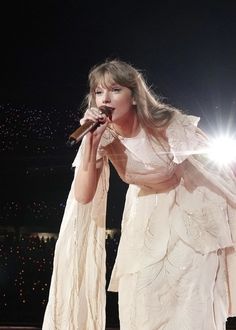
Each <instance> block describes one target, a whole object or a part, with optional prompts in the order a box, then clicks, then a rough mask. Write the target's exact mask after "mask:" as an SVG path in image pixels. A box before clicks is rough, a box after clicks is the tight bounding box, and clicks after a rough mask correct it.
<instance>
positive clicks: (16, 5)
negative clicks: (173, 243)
mask: <svg viewBox="0 0 236 330" xmlns="http://www.w3.org/2000/svg"><path fill="white" fill-rule="evenodd" d="M0 9H1V10H0V24H1V25H0V33H1V40H0V42H1V43H0V47H1V51H0V54H1V61H0V68H1V72H0V180H1V182H0V226H1V227H0V229H1V241H2V249H3V251H4V253H2V254H0V258H2V259H1V260H5V259H4V258H7V262H6V265H5V266H4V267H5V268H3V269H2V272H3V274H5V275H4V276H2V277H0V284H1V285H2V287H4V286H6V287H7V285H8V286H9V287H11V280H12V279H13V278H14V277H15V278H16V275H15V274H18V275H19V274H20V272H21V270H22V269H21V265H22V263H21V261H22V257H23V258H24V249H23V247H22V244H23V243H24V244H25V240H29V236H30V235H31V234H32V232H36V233H38V232H47V233H57V232H58V230H59V226H60V223H61V218H62V215H63V211H64V207H65V201H66V197H67V194H68V191H69V188H70V184H71V180H72V178H73V170H72V169H71V163H72V161H73V159H74V157H75V155H76V152H77V149H78V146H76V147H74V148H68V147H67V146H66V141H67V138H68V136H69V134H70V133H72V131H74V129H76V128H77V127H78V125H79V118H80V117H81V113H80V111H79V108H80V104H81V102H82V100H83V97H84V96H85V94H86V92H87V87H88V86H87V75H88V71H89V70H90V68H91V67H92V66H93V65H95V64H97V63H100V62H103V61H104V60H105V59H107V58H111V59H113V58H119V59H121V60H124V61H127V62H129V63H131V64H133V65H134V66H135V67H136V68H138V69H140V70H141V71H142V72H143V74H144V76H145V77H146V79H147V82H148V84H149V85H151V86H152V87H153V88H154V90H155V91H156V92H157V94H159V95H160V96H161V97H163V98H164V99H165V100H166V101H167V102H168V103H171V104H173V105H174V106H176V107H178V108H181V109H183V110H184V111H185V112H187V113H189V114H193V115H197V116H200V117H201V121H200V126H201V127H202V128H203V129H204V130H205V131H206V132H207V133H208V134H209V135H217V134H219V133H220V132H224V133H226V132H228V133H229V134H232V135H235V122H236V111H235V107H236V60H235V59H236V19H235V17H236V2H235V1H233V0H232V1H224V0H221V1H219V0H214V1H209V0H206V1H174V0H169V1H168V0H166V1H142V2H140V3H138V2H137V1H122V0H121V1H113V2H111V1H110V2H108V1H96V2H95V1H94V2H92V1H80V0H76V1H75V0H68V1H61V0H57V1H56V0H55V1H53V0H47V1H6V2H2V3H1V8H0ZM125 190H126V186H125V185H122V184H121V183H120V182H119V180H118V179H117V177H116V175H115V174H114V173H113V171H112V176H111V190H110V193H109V203H108V205H109V207H108V217H107V223H108V227H109V228H120V217H121V211H122V206H123V196H124V193H125ZM9 233H11V234H10V235H13V236H14V238H13V237H10V238H9ZM6 237H8V240H9V241H8V243H7V244H8V245H6ZM22 237H24V240H23V243H22ZM16 242H17V243H16ZM27 242H28V241H27ZM113 243H114V242H113ZM14 244H16V245H14ZM17 244H18V245H17ZM27 244H28V246H30V249H31V245H30V244H33V245H34V244H41V243H40V242H37V243H35V242H34V241H33V243H32V242H31V241H30V242H28V243H27ZM6 246H7V248H6ZM12 246H14V247H13V248H12V250H10V249H11V247H12ZM17 246H18V247H19V249H21V251H22V254H21V259H19V260H18V261H19V262H18V264H17V266H16V262H15V259H14V258H15V253H17ZM4 248H5V249H6V251H5V250H4ZM41 248H42V249H44V248H45V249H46V247H44V245H43V247H40V249H41ZM116 248H117V241H116V242H115V243H114V244H113V245H112V253H111V254H112V256H111V259H110V260H111V262H113V259H114V255H115V253H116ZM36 249H39V246H38V245H37V248H36ZM50 249H51V247H50ZM52 250H53V249H52ZM9 251H12V252H11V259H9V255H8V254H9V253H10V252H9ZM30 251H31V250H30ZM48 251H49V250H47V249H46V250H45V253H48ZM0 252H1V251H0ZM50 253H51V250H50ZM42 255H43V253H42ZM42 255H41V256H40V258H39V260H38V261H39V263H42ZM31 257H32V256H30V255H29V258H31ZM9 260H11V262H10V261H9ZM12 260H13V261H12ZM9 265H10V266H9ZM44 266H45V268H47V265H46V264H45V262H44ZM9 267H10V268H9ZM17 267H18V268H17ZM9 269H10V273H11V276H10V275H9ZM50 269H51V268H50ZM50 269H49V271H50ZM45 272H46V270H45ZM7 274H8V275H7ZM18 275H17V276H18ZM9 276H10V277H9ZM20 276H21V275H20ZM35 276H36V275H35ZM45 276H46V277H45V281H44V282H45V283H48V281H49V278H50V274H48V273H47V275H45ZM29 278H30V274H28V279H29ZM34 280H36V279H35V278H34ZM27 283H28V285H31V286H32V285H33V284H32V283H31V282H30V284H29V282H27ZM41 289H42V287H41ZM41 289H40V290H41ZM25 290H26V291H27V288H26V289H25ZM3 291H4V290H3ZM9 292H10V295H11V291H10V289H9V290H8V291H6V290H5V291H4V292H3V293H2V295H1V299H2V301H3V303H4V302H5V301H7V298H6V296H9ZM16 294H17V293H16ZM26 296H27V295H26ZM45 297H47V290H46V293H45V295H44V297H43V298H42V300H43V299H44V300H45V299H46V298H45ZM35 299H36V298H35ZM40 299H41V298H40ZM109 299H113V298H109ZM30 301H31V300H30V299H28V303H29V305H30ZM19 303H20V302H19ZM21 303H22V300H21ZM24 304H26V303H24ZM29 305H27V308H25V314H24V317H25V319H27V318H28V321H30V318H29V315H28V314H27V310H29ZM44 306H45V302H44V303H43V304H42V305H41V308H42V310H43V308H44ZM36 307H37V306H34V308H36ZM11 308H13V305H11V304H9V303H8V305H7V306H6V308H5V310H4V313H5V314H4V315H5V316H4V317H5V319H4V320H5V322H7V321H9V322H10V320H9V315H11V316H12V314H11V312H9V311H11ZM31 310H32V313H33V308H31ZM32 313H31V314H32ZM111 314H112V312H111ZM114 317H116V316H114ZM110 319H112V316H110ZM23 321H24V320H22V319H20V318H19V317H18V318H17V317H16V318H15V322H23ZM25 321H27V320H25ZM31 322H35V323H40V319H39V318H37V316H36V314H35V317H33V318H31ZM111 323H112V320H111Z"/></svg>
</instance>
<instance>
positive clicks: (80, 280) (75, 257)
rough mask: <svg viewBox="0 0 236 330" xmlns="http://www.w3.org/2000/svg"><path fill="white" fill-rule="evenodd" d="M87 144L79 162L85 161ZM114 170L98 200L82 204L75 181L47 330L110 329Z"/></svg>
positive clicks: (63, 228) (57, 257) (105, 168)
mask: <svg viewBox="0 0 236 330" xmlns="http://www.w3.org/2000/svg"><path fill="white" fill-rule="evenodd" d="M84 146H85V142H84V141H83V142H82V144H81V147H80V148H79V151H78V154H77V156H76V158H75V160H74V162H73V166H76V169H75V173H76V171H77V168H78V166H79V165H80V162H81V160H82V155H83V152H84ZM108 181H109V167H108V162H107V159H106V157H105V156H104V157H103V168H102V173H101V176H100V179H99V182H98V187H97V191H96V194H95V196H94V198H93V200H92V201H91V202H90V203H88V204H86V205H82V204H80V203H78V202H77V201H76V200H75V197H74V181H73V182H72V186H71V190H70V192H69V196H68V199H67V202H66V208H65V212H64V216H63V220H62V224H61V228H60V232H59V237H58V240H57V243H56V248H55V254H54V264H53V274H52V279H51V286H50V293H49V300H48V304H47V308H46V312H45V315H44V321H43V327H42V329H43V330H52V329H68V330H69V329H70V330H72V329H88V330H105V301H106V295H105V217H106V201H107V190H108Z"/></svg>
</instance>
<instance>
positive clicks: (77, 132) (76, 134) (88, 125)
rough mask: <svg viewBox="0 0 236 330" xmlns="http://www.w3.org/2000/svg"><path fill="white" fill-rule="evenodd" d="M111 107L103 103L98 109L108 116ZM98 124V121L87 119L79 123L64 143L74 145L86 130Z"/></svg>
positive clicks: (92, 128)
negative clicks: (81, 123)
mask: <svg viewBox="0 0 236 330" xmlns="http://www.w3.org/2000/svg"><path fill="white" fill-rule="evenodd" d="M112 109H113V108H111V107H108V106H106V105H103V106H101V107H100V108H99V110H100V111H101V112H102V113H104V114H105V115H106V116H107V117H109V116H110V115H111V111H112ZM100 124H101V123H100V122H99V121H95V122H94V121H92V120H90V119H88V120H87V121H86V122H85V123H84V124H83V125H81V126H80V127H79V128H77V129H76V130H75V131H74V132H73V133H72V134H71V135H70V136H69V139H68V141H67V143H66V144H67V145H69V146H70V147H72V146H74V145H75V144H77V143H78V142H80V141H81V140H82V139H83V137H84V136H85V135H86V134H87V133H88V132H91V131H93V130H95V129H96V128H97V127H98V126H100Z"/></svg>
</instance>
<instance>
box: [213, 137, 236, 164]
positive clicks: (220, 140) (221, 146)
mask: <svg viewBox="0 0 236 330" xmlns="http://www.w3.org/2000/svg"><path fill="white" fill-rule="evenodd" d="M208 157H209V158H210V159H211V160H212V161H213V162H215V163H217V164H218V165H219V166H226V165H229V164H230V163H233V162H236V139H234V138H232V137H230V136H223V135H221V136H219V137H217V138H214V139H212V140H211V142H210V146H209V153H208Z"/></svg>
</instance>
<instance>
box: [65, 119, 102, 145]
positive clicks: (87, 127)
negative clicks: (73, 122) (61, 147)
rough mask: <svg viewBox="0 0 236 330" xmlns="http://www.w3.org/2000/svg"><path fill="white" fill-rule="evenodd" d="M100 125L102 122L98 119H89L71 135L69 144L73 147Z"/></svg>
mask: <svg viewBox="0 0 236 330" xmlns="http://www.w3.org/2000/svg"><path fill="white" fill-rule="evenodd" d="M99 125H100V123H99V122H98V121H97V122H94V121H92V120H87V121H86V122H85V123H84V124H83V125H81V126H80V127H79V128H77V130H76V131H74V132H73V133H72V134H71V135H70V136H69V139H68V141H67V144H68V145H69V146H71V147H72V146H73V145H74V144H76V143H78V142H79V141H81V140H82V139H83V137H84V136H85V135H86V134H87V133H88V132H90V131H92V130H94V129H96V128H97V127H98V126H99Z"/></svg>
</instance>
